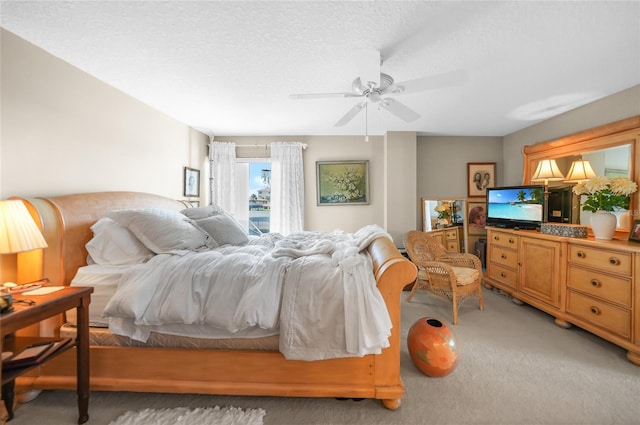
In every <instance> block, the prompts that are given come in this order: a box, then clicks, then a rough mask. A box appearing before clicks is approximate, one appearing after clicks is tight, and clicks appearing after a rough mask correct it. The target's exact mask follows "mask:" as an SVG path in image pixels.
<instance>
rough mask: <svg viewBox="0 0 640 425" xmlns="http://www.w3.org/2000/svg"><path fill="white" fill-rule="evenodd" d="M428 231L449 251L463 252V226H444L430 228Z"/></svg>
mask: <svg viewBox="0 0 640 425" xmlns="http://www.w3.org/2000/svg"><path fill="white" fill-rule="evenodd" d="M426 233H428V234H429V235H430V236H431V237H433V238H436V239H438V240H439V241H440V243H441V244H442V245H443V246H444V247H445V248H446V250H447V252H462V246H463V244H462V236H463V228H462V227H461V226H451V227H443V228H442V229H434V230H429V231H428V232H426Z"/></svg>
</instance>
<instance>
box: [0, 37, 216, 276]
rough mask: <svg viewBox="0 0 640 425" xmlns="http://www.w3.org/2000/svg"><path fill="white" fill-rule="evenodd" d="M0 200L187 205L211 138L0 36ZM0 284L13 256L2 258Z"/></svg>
mask: <svg viewBox="0 0 640 425" xmlns="http://www.w3.org/2000/svg"><path fill="white" fill-rule="evenodd" d="M0 31H1V32H0V43H1V54H2V57H1V60H0V62H1V77H0V78H1V82H0V84H1V86H2V92H1V94H0V95H1V98H0V107H1V111H2V128H1V129H0V199H7V198H9V197H12V196H21V197H37V196H55V195H63V194H69V193H82V192H94V191H103V190H104V191H110V190H126V191H139V192H150V193H156V194H159V195H164V196H168V197H171V198H175V199H183V198H184V197H183V196H182V195H183V167H185V166H189V167H192V168H198V169H201V170H202V171H203V173H202V174H201V190H200V192H201V194H202V193H203V192H204V189H203V188H204V187H206V186H205V183H206V177H207V174H208V173H207V169H206V168H205V167H204V165H205V163H206V144H207V141H208V137H207V136H206V135H204V134H202V133H200V132H198V131H195V130H193V129H191V128H189V127H188V126H186V125H184V124H181V123H179V122H177V121H175V120H173V119H171V118H169V117H167V116H166V115H164V114H162V113H160V112H158V111H157V110H154V109H152V108H150V107H148V106H147V105H145V104H142V103H141V102H139V101H137V100H135V99H133V98H131V97H130V96H128V95H126V94H124V93H122V92H120V91H118V90H116V89H114V88H113V87H111V86H108V85H106V84H104V83H102V82H100V81H99V80H97V79H95V78H93V77H92V76H90V75H88V74H86V73H84V72H82V71H80V70H78V69H77V68H75V67H72V66H70V65H69V64H67V63H66V62H64V61H62V60H60V59H58V58H56V57H54V56H52V55H50V54H49V53H47V52H45V51H43V50H41V49H39V48H37V47H35V46H34V45H32V44H30V43H28V42H26V41H24V40H23V39H21V38H19V37H17V36H15V35H14V34H12V33H10V32H8V31H5V30H4V29H1V30H0ZM0 261H1V267H0V282H4V281H7V280H17V279H16V256H15V255H2V256H0Z"/></svg>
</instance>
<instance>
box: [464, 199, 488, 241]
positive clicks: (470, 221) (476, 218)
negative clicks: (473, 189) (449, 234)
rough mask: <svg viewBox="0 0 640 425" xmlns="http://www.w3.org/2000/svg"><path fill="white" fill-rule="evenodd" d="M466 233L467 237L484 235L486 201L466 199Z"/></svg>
mask: <svg viewBox="0 0 640 425" xmlns="http://www.w3.org/2000/svg"><path fill="white" fill-rule="evenodd" d="M466 220H467V232H468V233H469V235H486V234H487V230H486V229H485V228H484V227H485V226H486V223H487V203H486V200H484V199H483V200H478V199H467V214H466Z"/></svg>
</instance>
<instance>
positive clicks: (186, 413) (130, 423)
mask: <svg viewBox="0 0 640 425" xmlns="http://www.w3.org/2000/svg"><path fill="white" fill-rule="evenodd" d="M265 413H266V412H265V411H264V410H262V409H247V410H242V409H237V408H235V407H226V408H220V407H218V406H215V407H206V408H203V409H201V408H195V409H187V408H185V407H176V408H173V409H143V410H140V411H137V412H126V413H125V414H124V415H122V416H120V417H119V418H117V419H116V420H114V421H113V422H111V423H110V424H109V425H262V418H263V417H264V415H265Z"/></svg>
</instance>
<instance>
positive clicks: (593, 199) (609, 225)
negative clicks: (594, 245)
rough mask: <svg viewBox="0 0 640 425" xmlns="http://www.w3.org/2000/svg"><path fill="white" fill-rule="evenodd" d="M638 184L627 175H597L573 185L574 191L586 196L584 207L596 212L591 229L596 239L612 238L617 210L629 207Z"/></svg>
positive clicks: (592, 217) (586, 209)
mask: <svg viewBox="0 0 640 425" xmlns="http://www.w3.org/2000/svg"><path fill="white" fill-rule="evenodd" d="M637 190H638V185H637V184H636V183H635V182H633V181H631V180H629V179H628V178H626V177H614V178H611V177H606V176H596V177H593V178H591V179H589V180H587V181H585V182H581V183H578V184H577V185H575V186H574V187H573V193H575V194H576V195H578V196H583V195H584V196H586V200H585V201H584V202H583V203H582V209H583V210H584V211H589V212H592V213H594V214H593V215H592V216H591V230H592V231H593V235H594V236H595V238H596V239H612V238H613V234H614V233H615V230H616V223H617V218H616V216H615V215H614V214H613V212H615V211H622V210H628V209H629V202H630V200H631V194H632V193H634V192H636V191H637Z"/></svg>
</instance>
